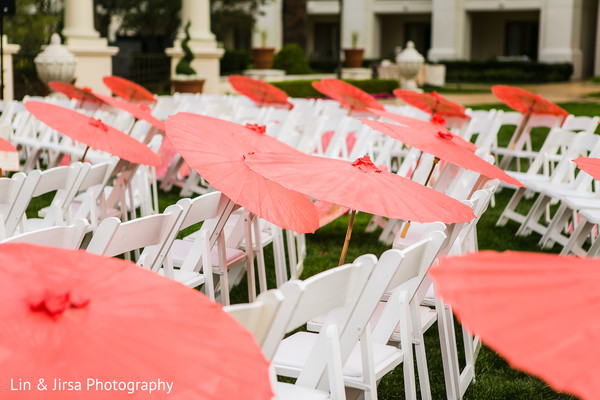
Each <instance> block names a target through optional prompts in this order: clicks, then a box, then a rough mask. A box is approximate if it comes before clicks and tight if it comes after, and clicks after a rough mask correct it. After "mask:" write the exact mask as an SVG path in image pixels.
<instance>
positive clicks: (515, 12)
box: [255, 0, 600, 79]
mask: <svg viewBox="0 0 600 400" xmlns="http://www.w3.org/2000/svg"><path fill="white" fill-rule="evenodd" d="M281 6H282V1H281V0H273V1H272V2H271V3H270V4H269V6H268V7H267V9H266V10H265V11H266V12H265V15H264V16H263V17H260V18H259V20H258V31H260V30H267V31H268V37H269V39H270V40H269V41H270V44H271V45H274V46H276V47H280V46H281V38H282V34H281V33H282V26H281V23H280V21H279V20H280V18H279V19H278V18H277V16H278V15H281V11H280V10H281ZM340 10H341V18H340ZM599 12H600V10H599V9H598V1H597V0H341V1H340V0H308V1H307V15H308V18H307V25H308V26H307V36H308V37H307V39H308V40H307V54H308V55H309V56H310V57H311V58H318V59H332V58H335V57H336V55H337V54H339V37H340V30H341V36H342V47H350V45H351V40H352V39H351V37H352V34H353V33H354V32H356V33H358V46H359V47H364V48H365V57H366V58H389V59H393V57H394V55H395V51H396V49H397V47H398V46H403V45H404V44H405V43H406V42H407V41H408V40H412V41H413V42H414V43H415V46H416V48H417V50H419V51H420V52H421V53H422V54H423V55H426V56H427V58H428V59H429V60H432V61H439V60H488V59H496V58H499V57H509V58H513V57H514V58H528V59H531V60H537V61H542V62H571V63H573V67H574V74H573V79H581V78H586V77H589V76H592V75H600V34H599V31H598V29H599V26H600V24H599V23H598V21H599V20H600V14H599ZM340 20H341V21H340ZM340 22H341V29H340ZM255 43H258V41H257V38H255Z"/></svg>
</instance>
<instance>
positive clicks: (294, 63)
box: [273, 43, 312, 75]
mask: <svg viewBox="0 0 600 400" xmlns="http://www.w3.org/2000/svg"><path fill="white" fill-rule="evenodd" d="M273 68H274V69H282V70H284V71H285V72H286V74H289V75H299V74H310V73H311V72H312V71H311V69H310V66H309V65H308V60H307V59H306V57H304V52H303V51H302V49H301V48H300V46H298V45H297V44H296V43H290V44H286V45H285V46H283V48H282V49H281V50H280V51H279V52H278V53H277V54H276V55H275V60H274V61H273Z"/></svg>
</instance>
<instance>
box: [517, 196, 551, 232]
mask: <svg viewBox="0 0 600 400" xmlns="http://www.w3.org/2000/svg"><path fill="white" fill-rule="evenodd" d="M550 200H552V198H551V197H549V196H546V195H545V194H543V193H540V194H539V196H538V197H537V199H535V202H534V203H533V206H532V207H531V209H530V210H529V212H528V213H527V216H526V217H525V221H523V223H521V226H520V227H519V229H517V236H527V235H529V234H531V231H534V232H537V233H539V234H540V235H541V234H542V233H543V230H542V229H541V227H540V224H539V223H538V221H539V219H540V218H541V216H542V214H544V212H545V210H546V205H547V204H548V203H549V202H550ZM544 228H545V227H544Z"/></svg>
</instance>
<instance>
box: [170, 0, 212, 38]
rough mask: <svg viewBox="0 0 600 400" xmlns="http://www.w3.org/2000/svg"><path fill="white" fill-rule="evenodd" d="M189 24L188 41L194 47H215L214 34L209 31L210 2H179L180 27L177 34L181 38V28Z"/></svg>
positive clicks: (203, 0) (182, 34)
mask: <svg viewBox="0 0 600 400" xmlns="http://www.w3.org/2000/svg"><path fill="white" fill-rule="evenodd" d="M188 21H189V22H191V24H190V38H191V40H190V42H191V46H195V47H202V46H206V47H215V35H213V34H212V32H211V31H210V4H209V2H208V0H183V1H182V2H181V27H180V29H179V33H178V35H177V37H178V39H180V40H181V39H183V37H184V32H183V28H185V25H186V24H187V23H188Z"/></svg>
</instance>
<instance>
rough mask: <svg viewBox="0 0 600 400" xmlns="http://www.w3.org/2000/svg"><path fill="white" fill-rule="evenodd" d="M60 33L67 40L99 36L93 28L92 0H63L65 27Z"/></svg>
mask: <svg viewBox="0 0 600 400" xmlns="http://www.w3.org/2000/svg"><path fill="white" fill-rule="evenodd" d="M62 33H63V35H64V36H66V37H67V40H69V41H72V40H75V39H84V40H85V39H95V38H98V37H100V34H99V33H98V32H97V31H96V30H95V29H94V2H93V0H65V27H64V29H63V31H62Z"/></svg>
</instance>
